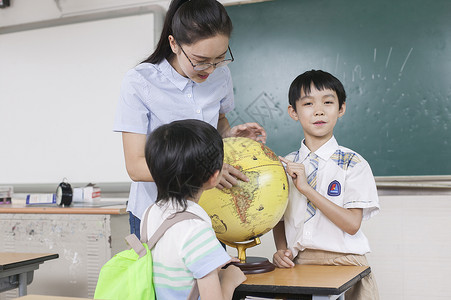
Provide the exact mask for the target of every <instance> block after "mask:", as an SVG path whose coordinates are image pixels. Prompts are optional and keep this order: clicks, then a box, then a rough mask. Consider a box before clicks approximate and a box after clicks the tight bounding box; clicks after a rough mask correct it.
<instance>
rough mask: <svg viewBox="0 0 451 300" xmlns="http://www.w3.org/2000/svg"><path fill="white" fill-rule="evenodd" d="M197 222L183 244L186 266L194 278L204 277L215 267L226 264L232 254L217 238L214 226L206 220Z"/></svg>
mask: <svg viewBox="0 0 451 300" xmlns="http://www.w3.org/2000/svg"><path fill="white" fill-rule="evenodd" d="M189 222H195V223H196V225H195V229H194V230H192V231H190V233H189V234H188V235H187V237H186V239H185V241H184V243H183V246H182V257H183V261H184V262H185V265H186V267H187V268H188V269H189V270H190V271H191V272H192V273H193V276H194V278H202V277H204V276H205V275H207V274H209V273H210V272H212V271H213V270H214V269H217V268H219V267H220V266H222V265H224V264H226V263H227V262H228V261H229V260H230V256H229V255H228V254H227V252H226V251H225V250H224V248H223V247H222V246H221V244H220V243H219V241H218V239H217V238H216V235H215V232H214V230H213V228H212V227H211V226H210V225H209V224H208V223H207V222H205V221H201V220H190V221H189Z"/></svg>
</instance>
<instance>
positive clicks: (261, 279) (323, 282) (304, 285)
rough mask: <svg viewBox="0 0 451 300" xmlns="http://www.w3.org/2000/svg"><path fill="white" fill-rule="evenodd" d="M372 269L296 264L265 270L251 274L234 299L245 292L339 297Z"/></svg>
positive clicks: (298, 296) (245, 293)
mask: <svg viewBox="0 0 451 300" xmlns="http://www.w3.org/2000/svg"><path fill="white" fill-rule="evenodd" d="M370 272H371V268H370V267H360V266H318V265H315V266H310V265H296V266H295V267H294V268H292V269H279V268H276V269H275V270H274V271H272V272H268V273H263V274H249V275H246V276H247V280H246V281H245V282H243V283H242V284H241V285H240V286H238V287H237V288H236V290H235V293H234V295H233V299H241V298H244V297H245V296H257V297H271V298H289V299H314V300H320V299H338V298H339V297H340V296H341V295H342V294H343V293H344V292H345V291H346V290H348V289H349V288H350V287H352V286H353V285H354V284H355V283H357V282H358V281H359V280H361V279H362V278H363V277H365V276H366V275H368V274H369V273H370Z"/></svg>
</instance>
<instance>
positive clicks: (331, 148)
mask: <svg viewBox="0 0 451 300" xmlns="http://www.w3.org/2000/svg"><path fill="white" fill-rule="evenodd" d="M337 149H338V143H337V140H336V139H335V137H334V136H332V137H331V138H330V140H328V141H327V142H326V143H325V144H324V145H322V146H321V147H320V148H319V149H318V150H316V151H315V154H316V155H318V156H319V157H320V158H321V159H322V160H325V161H327V160H328V159H329V158H330V157H331V156H332V154H334V153H335V151H336V150H337ZM310 152H311V151H310V149H309V148H308V147H307V146H306V145H305V139H303V140H302V144H301V148H300V149H299V158H298V162H299V163H302V162H303V161H304V160H305V159H306V158H307V157H308V155H309V154H310Z"/></svg>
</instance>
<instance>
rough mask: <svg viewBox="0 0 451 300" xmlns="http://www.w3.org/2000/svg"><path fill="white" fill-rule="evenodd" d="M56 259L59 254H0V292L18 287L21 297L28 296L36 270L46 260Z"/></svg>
mask: <svg viewBox="0 0 451 300" xmlns="http://www.w3.org/2000/svg"><path fill="white" fill-rule="evenodd" d="M55 258H58V254H51V253H42V254H39V253H14V252H0V283H1V284H0V292H2V291H6V290H10V289H14V288H17V287H18V288H19V296H24V295H26V294H27V285H28V284H30V283H31V282H32V281H33V272H34V270H37V269H38V268H39V265H40V264H42V263H43V262H45V261H46V260H50V259H55ZM17 277H18V279H17Z"/></svg>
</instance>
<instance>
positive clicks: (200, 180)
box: [145, 119, 224, 210]
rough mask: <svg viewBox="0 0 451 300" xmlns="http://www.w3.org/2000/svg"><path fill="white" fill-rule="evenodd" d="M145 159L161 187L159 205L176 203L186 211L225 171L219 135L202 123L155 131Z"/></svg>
mask: <svg viewBox="0 0 451 300" xmlns="http://www.w3.org/2000/svg"><path fill="white" fill-rule="evenodd" d="M145 157H146V162H147V166H148V167H149V170H150V173H151V174H152V177H153V179H154V181H155V184H156V185H157V189H158V196H157V200H156V203H158V202H160V201H162V202H165V201H173V202H174V203H175V204H176V205H177V206H179V207H181V208H182V210H185V209H186V207H187V198H193V197H195V196H196V195H197V193H198V192H199V189H200V188H201V187H202V186H203V184H204V183H206V182H207V181H208V180H209V179H210V177H211V176H212V175H213V174H214V173H215V172H216V171H217V170H221V169H222V164H223V160H224V145H223V142H222V137H221V135H220V134H219V133H218V131H217V130H216V129H215V128H214V127H213V126H211V125H210V124H208V123H206V122H203V121H199V120H190V119H188V120H181V121H174V122H172V123H170V124H165V125H162V126H160V127H158V128H157V129H155V130H154V131H153V132H152V134H151V135H150V137H149V138H148V140H147V142H146V148H145Z"/></svg>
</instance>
